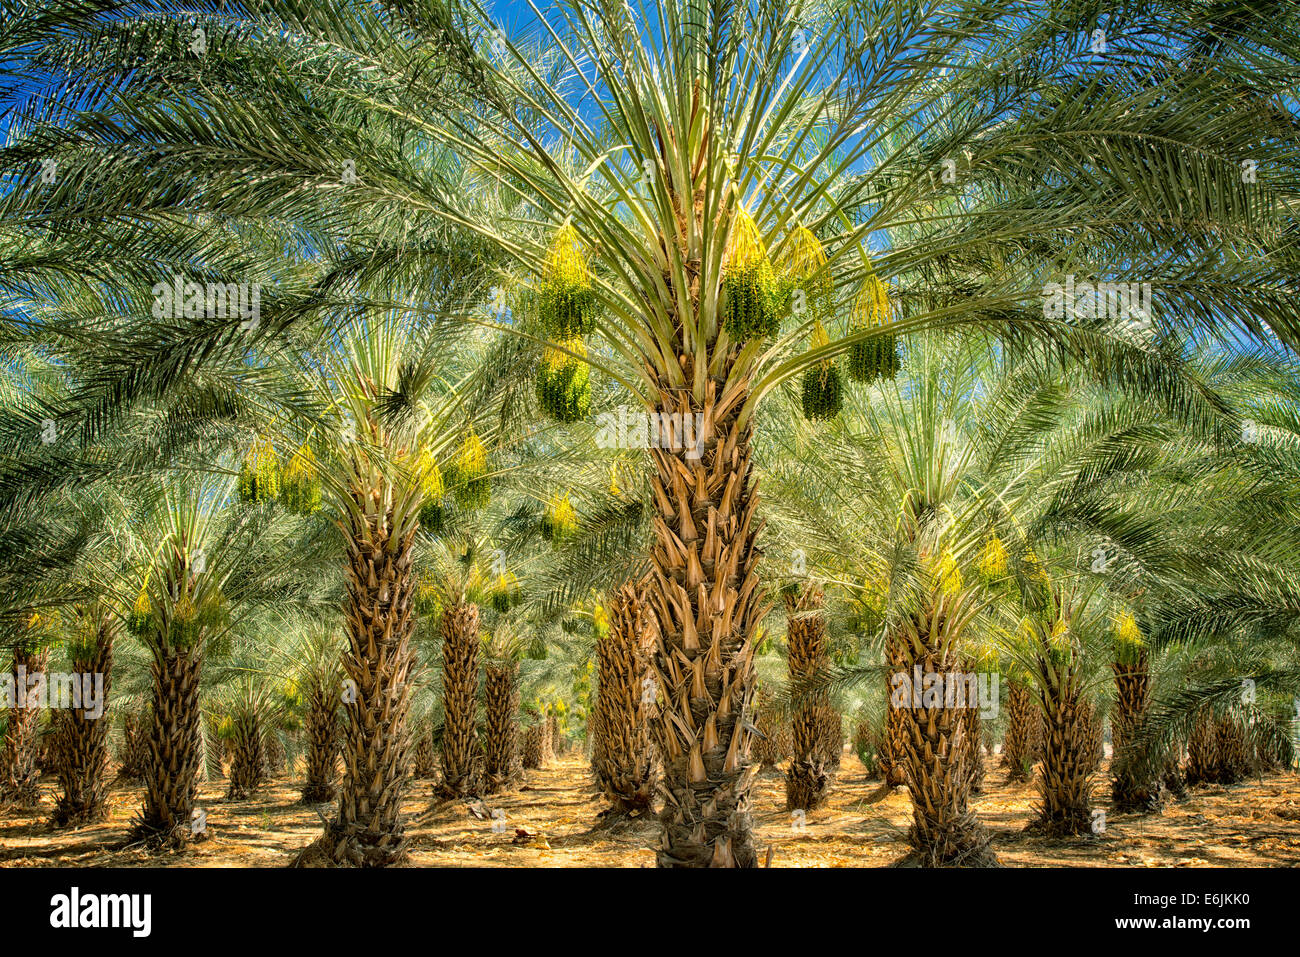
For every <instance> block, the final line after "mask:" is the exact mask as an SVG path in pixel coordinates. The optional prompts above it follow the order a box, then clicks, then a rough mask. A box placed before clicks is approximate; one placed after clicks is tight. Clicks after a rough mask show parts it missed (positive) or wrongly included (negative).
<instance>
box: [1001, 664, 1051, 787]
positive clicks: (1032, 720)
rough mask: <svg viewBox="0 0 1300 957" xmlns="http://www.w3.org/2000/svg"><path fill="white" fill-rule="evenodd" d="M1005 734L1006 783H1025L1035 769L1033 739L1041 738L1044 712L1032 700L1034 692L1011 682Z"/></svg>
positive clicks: (1016, 682) (1004, 764)
mask: <svg viewBox="0 0 1300 957" xmlns="http://www.w3.org/2000/svg"><path fill="white" fill-rule="evenodd" d="M1007 709H1008V712H1009V714H1008V717H1007V734H1006V737H1005V738H1004V739H1003V742H1002V765H1003V767H1005V768H1006V769H1007V780H1008V781H1014V782H1020V781H1028V780H1029V773H1030V771H1032V770H1033V767H1034V757H1035V753H1034V752H1035V744H1036V739H1038V738H1040V737H1041V730H1040V729H1041V727H1042V723H1043V713H1042V710H1041V709H1040V708H1039V707H1038V702H1037V701H1035V700H1034V693H1033V690H1032V689H1031V688H1030V687H1029V686H1028V685H1026V684H1023V683H1021V682H1019V681H1012V682H1011V686H1010V688H1009V689H1008V692H1007Z"/></svg>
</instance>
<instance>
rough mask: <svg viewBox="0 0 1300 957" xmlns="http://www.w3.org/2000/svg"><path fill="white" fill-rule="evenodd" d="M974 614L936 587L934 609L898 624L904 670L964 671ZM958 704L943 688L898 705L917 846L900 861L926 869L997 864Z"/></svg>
mask: <svg viewBox="0 0 1300 957" xmlns="http://www.w3.org/2000/svg"><path fill="white" fill-rule="evenodd" d="M968 618H969V612H968V610H966V609H964V608H961V607H960V606H958V605H957V599H956V598H955V597H954V596H952V595H949V594H946V593H944V592H942V591H940V592H939V593H937V594H936V595H935V596H934V598H933V600H932V602H931V604H930V607H929V609H927V610H926V611H925V612H923V613H921V614H918V615H915V616H913V617H912V618H910V619H908V620H907V621H906V623H905V624H904V625H903V626H902V627H901V628H900V635H899V639H900V640H899V642H898V647H899V648H901V649H902V652H903V654H904V656H905V657H904V661H905V665H906V667H907V670H906V672H905V674H906V675H907V676H908V677H909V678H913V679H914V676H916V675H917V674H920V675H926V674H937V675H944V676H947V675H951V674H954V673H960V671H961V668H960V662H961V656H960V650H959V647H958V646H959V639H960V636H961V631H962V629H963V628H964V626H965V622H966V621H967V620H968ZM909 659H910V660H909ZM898 697H899V698H901V695H899V696H898ZM899 703H901V702H899ZM957 703H958V702H957V700H956V696H955V694H954V695H952V696H951V697H950V696H949V695H947V694H945V695H944V696H943V700H942V701H941V702H936V703H934V704H933V705H930V703H928V702H925V701H924V700H923V701H922V706H921V707H904V708H900V709H899V710H900V713H901V714H902V720H903V727H904V731H905V736H906V738H905V739H906V748H905V753H904V770H905V775H906V781H907V788H908V791H909V792H910V795H911V799H912V827H911V829H910V831H909V832H908V841H909V843H911V845H912V847H913V852H912V853H911V854H910V855H908V857H907V858H905V859H904V861H903V862H902V863H905V864H916V865H919V866H922V867H986V866H990V865H996V864H997V858H996V857H995V856H994V854H993V851H992V848H991V847H990V845H989V841H990V838H989V834H988V831H987V830H986V829H985V828H984V825H982V824H981V823H980V822H979V820H978V819H977V818H976V817H975V815H974V814H973V813H972V812H971V811H970V808H969V806H968V802H969V800H970V792H971V765H970V761H969V748H968V746H967V744H966V734H967V732H968V729H967V722H966V719H965V711H966V709H965V708H964V707H956V706H955V705H956V704H957ZM950 704H951V705H953V706H949V705H950Z"/></svg>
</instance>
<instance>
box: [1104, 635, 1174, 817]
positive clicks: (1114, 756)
mask: <svg viewBox="0 0 1300 957" xmlns="http://www.w3.org/2000/svg"><path fill="white" fill-rule="evenodd" d="M1150 664H1151V662H1150V655H1149V654H1148V652H1147V650H1146V649H1145V648H1139V649H1137V650H1136V651H1135V652H1134V653H1133V654H1132V656H1131V657H1130V658H1129V659H1128V660H1126V661H1122V662H1121V661H1116V662H1113V663H1112V665H1111V668H1112V670H1113V671H1114V673H1115V719H1114V721H1112V722H1111V728H1112V735H1111V738H1112V740H1111V744H1112V746H1113V751H1112V753H1111V762H1110V766H1111V783H1110V794H1111V799H1112V800H1113V801H1114V802H1115V809H1116V810H1117V811H1153V810H1156V809H1157V808H1158V807H1159V806H1160V804H1161V802H1162V801H1163V788H1162V787H1161V783H1160V772H1161V770H1162V767H1161V763H1160V762H1159V761H1158V760H1156V756H1155V755H1152V754H1150V753H1149V749H1148V747H1147V745H1146V744H1145V743H1144V742H1143V740H1142V735H1143V731H1144V730H1145V728H1146V718H1147V709H1148V708H1149V706H1150V703H1151V690H1150V686H1151V669H1150Z"/></svg>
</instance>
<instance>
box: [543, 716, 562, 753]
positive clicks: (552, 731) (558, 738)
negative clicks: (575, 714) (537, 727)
mask: <svg viewBox="0 0 1300 957" xmlns="http://www.w3.org/2000/svg"><path fill="white" fill-rule="evenodd" d="M546 733H547V738H548V742H547V743H548V744H549V745H550V749H551V751H550V754H551V757H552V758H555V757H559V756H560V755H561V754H563V753H564V744H565V742H564V732H563V731H561V730H560V719H559V718H558V717H557V716H556V715H555V713H554V712H552V713H551V714H548V715H547V716H546Z"/></svg>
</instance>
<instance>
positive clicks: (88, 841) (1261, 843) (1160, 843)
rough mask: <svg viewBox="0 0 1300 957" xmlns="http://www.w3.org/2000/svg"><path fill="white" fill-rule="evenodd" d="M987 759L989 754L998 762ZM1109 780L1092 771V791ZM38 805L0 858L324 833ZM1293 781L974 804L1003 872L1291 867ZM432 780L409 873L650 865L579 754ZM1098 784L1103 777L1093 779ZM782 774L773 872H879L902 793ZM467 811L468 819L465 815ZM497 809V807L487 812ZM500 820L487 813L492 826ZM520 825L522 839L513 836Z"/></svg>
mask: <svg viewBox="0 0 1300 957" xmlns="http://www.w3.org/2000/svg"><path fill="white" fill-rule="evenodd" d="M994 760H996V759H994ZM1103 781H1104V778H1103V777H1101V776H1099V777H1098V782H1099V785H1100V784H1101V783H1102V782H1103ZM42 784H43V800H42V806H41V808H40V810H39V811H37V812H34V813H20V812H15V811H12V810H11V811H7V812H4V813H2V814H0V866H6V867H21V866H63V867H87V866H115V867H150V866H152V867H281V866H284V865H285V864H287V863H288V861H289V860H290V858H291V857H292V856H293V854H294V853H295V852H296V851H297V850H298V849H299V848H301V847H303V846H305V845H307V844H309V843H310V842H311V841H312V840H313V838H314V837H315V836H316V835H317V833H319V831H320V827H321V818H320V816H319V813H328V812H329V810H330V809H329V808H326V807H322V808H320V809H319V813H318V810H317V809H316V808H313V807H309V806H304V805H302V804H299V803H297V801H298V793H297V790H296V789H295V788H294V787H293V786H292V785H291V784H290V782H289V781H288V780H287V779H285V778H283V777H282V778H279V779H277V780H276V781H275V782H274V783H273V785H272V786H271V787H269V788H268V789H267V790H265V791H264V792H262V793H261V794H260V795H258V796H257V797H256V798H255V799H253V800H250V801H244V802H239V803H230V802H227V801H226V800H225V799H224V795H225V782H224V781H221V780H216V781H213V782H211V783H208V784H204V785H202V786H201V788H200V798H199V804H200V806H201V807H202V808H204V809H205V810H206V812H207V823H208V828H209V832H210V834H211V837H210V839H209V840H207V841H203V842H201V843H198V844H196V845H194V846H193V847H192V848H191V849H189V850H187V851H186V852H184V853H180V854H176V853H173V854H166V855H162V856H154V855H150V854H148V853H146V852H145V851H144V849H143V848H140V847H130V846H125V841H126V835H127V830H128V827H129V823H130V820H131V817H132V815H133V814H134V813H135V812H136V811H137V809H138V808H139V806H140V801H141V797H140V790H139V788H138V787H132V786H127V785H123V784H117V785H115V786H114V788H113V791H112V796H111V805H112V811H111V816H110V819H109V820H108V821H106V822H105V823H103V824H99V825H95V826H92V827H88V828H84V829H81V830H78V831H52V830H50V829H49V827H48V826H47V824H46V823H45V822H46V821H47V820H48V818H49V813H50V810H51V809H52V807H53V804H54V797H55V782H54V780H53V778H52V777H49V776H47V777H46V778H45V779H44V780H43V781H42ZM1298 785H1300V776H1297V775H1296V774H1293V773H1283V774H1274V775H1270V776H1267V777H1265V778H1263V779H1262V780H1259V779H1256V780H1252V781H1249V782H1246V783H1244V784H1240V785H1235V786H1232V787H1226V788H1225V787H1207V788H1199V789H1195V790H1193V791H1192V792H1191V793H1190V794H1189V795H1188V797H1187V798H1186V799H1185V800H1183V801H1181V802H1177V803H1175V804H1172V805H1171V806H1169V807H1167V808H1166V809H1165V811H1164V813H1162V814H1159V815H1131V814H1114V813H1112V812H1111V810H1110V808H1109V804H1108V801H1107V800H1106V799H1105V795H1104V793H1102V794H1100V795H1099V796H1098V797H1097V798H1096V801H1097V806H1098V807H1101V808H1104V809H1106V811H1107V821H1106V825H1107V826H1106V832H1105V833H1104V834H1102V835H1097V836H1089V837H1086V838H1080V839H1075V840H1066V841H1061V840H1046V839H1043V838H1038V837H1029V836H1026V835H1024V834H1023V833H1022V831H1023V828H1024V826H1025V824H1026V823H1027V822H1028V821H1029V819H1030V817H1031V814H1032V805H1033V801H1034V795H1033V792H1032V788H1031V787H1029V786H1027V785H1008V784H1007V783H1006V776H1005V774H1004V773H1003V772H1002V771H1000V770H997V769H996V768H994V769H992V770H990V772H989V773H988V775H987V778H986V781H985V788H984V792H983V793H982V794H980V795H978V796H977V798H976V800H975V802H974V807H975V811H976V812H977V813H978V814H979V816H980V818H981V820H983V821H984V822H985V824H986V825H988V826H989V827H990V828H991V829H992V830H993V832H994V847H995V849H996V851H997V854H998V857H999V859H1000V860H1001V861H1002V863H1004V864H1006V865H1008V866H1014V867H1045V866H1060V865H1065V866H1087V867H1143V866H1146V867H1217V866H1232V867H1294V866H1297V865H1298V864H1300V787H1298ZM432 790H433V788H432V782H429V781H416V782H413V784H412V787H411V788H410V789H409V791H408V796H407V801H406V808H407V811H408V813H409V815H410V818H411V819H410V821H409V823H408V830H407V833H408V835H409V837H410V838H411V850H410V862H409V863H410V866H414V867H439V866H441V867H446V866H456V867H648V866H652V865H653V863H654V852H653V851H652V850H651V849H650V848H651V847H652V845H653V843H654V841H655V831H656V828H655V824H654V822H653V821H639V822H632V823H631V824H628V825H625V826H624V827H623V828H622V829H620V830H618V831H616V832H614V833H610V832H609V831H601V830H599V829H597V830H595V831H593V830H592V828H593V825H594V824H595V823H596V821H597V814H598V813H599V812H600V811H601V810H602V808H603V807H604V804H603V802H602V801H601V800H600V799H599V798H597V797H596V795H595V794H594V793H593V791H592V789H591V786H590V783H589V778H588V775H587V771H586V761H585V759H584V758H583V757H582V756H581V755H580V754H578V753H572V754H570V755H567V756H565V757H562V758H560V759H559V760H558V761H557V762H555V763H554V764H552V765H551V766H550V767H548V768H546V769H544V770H541V771H531V772H529V773H528V778H527V781H526V782H525V783H524V784H523V785H522V786H520V787H519V788H518V789H517V790H513V791H510V792H507V793H505V794H502V795H497V796H494V797H491V798H488V799H486V801H485V803H484V804H481V805H478V806H475V807H473V808H472V807H471V806H470V805H469V804H466V803H463V802H457V803H451V804H439V805H435V804H434V803H433V798H432ZM1097 790H1098V791H1099V792H1104V790H1105V789H1104V787H1101V786H1099V787H1098V788H1097ZM784 797H785V793H784V780H783V778H782V777H781V776H780V775H779V773H776V772H772V771H766V772H764V773H763V774H761V775H760V777H759V779H758V783H757V788H756V792H755V794H754V795H753V810H754V818H755V822H756V824H757V827H758V844H759V846H760V848H762V849H763V853H766V849H767V848H768V847H771V848H772V866H774V867H879V866H884V865H887V864H890V863H892V862H893V861H896V860H898V859H899V858H901V857H902V856H903V855H904V853H905V852H906V847H905V844H904V841H905V835H906V830H907V826H908V823H909V821H910V817H911V807H910V804H909V802H908V797H907V792H906V790H905V789H902V788H899V789H896V790H894V791H892V792H890V793H887V794H886V793H884V792H883V791H882V789H881V787H880V783H879V782H878V781H867V780H865V778H864V774H863V770H862V766H861V764H859V763H858V761H857V758H856V757H853V756H851V755H846V758H845V763H844V767H843V768H842V770H841V772H840V776H839V779H838V782H837V785H836V788H835V791H834V793H833V795H832V798H831V801H830V804H829V806H827V807H826V808H824V809H822V810H820V811H816V812H814V813H812V814H809V815H807V819H806V824H805V825H804V827H803V828H802V830H800V829H798V828H797V827H796V822H794V821H792V820H791V815H790V814H789V812H787V811H785V810H784ZM475 811H477V815H476V814H475V813H474V812H475ZM494 811H499V813H496V814H494V813H493V812H494ZM494 818H495V821H494ZM517 829H522V830H523V831H524V832H526V834H519V833H518V830H517Z"/></svg>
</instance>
